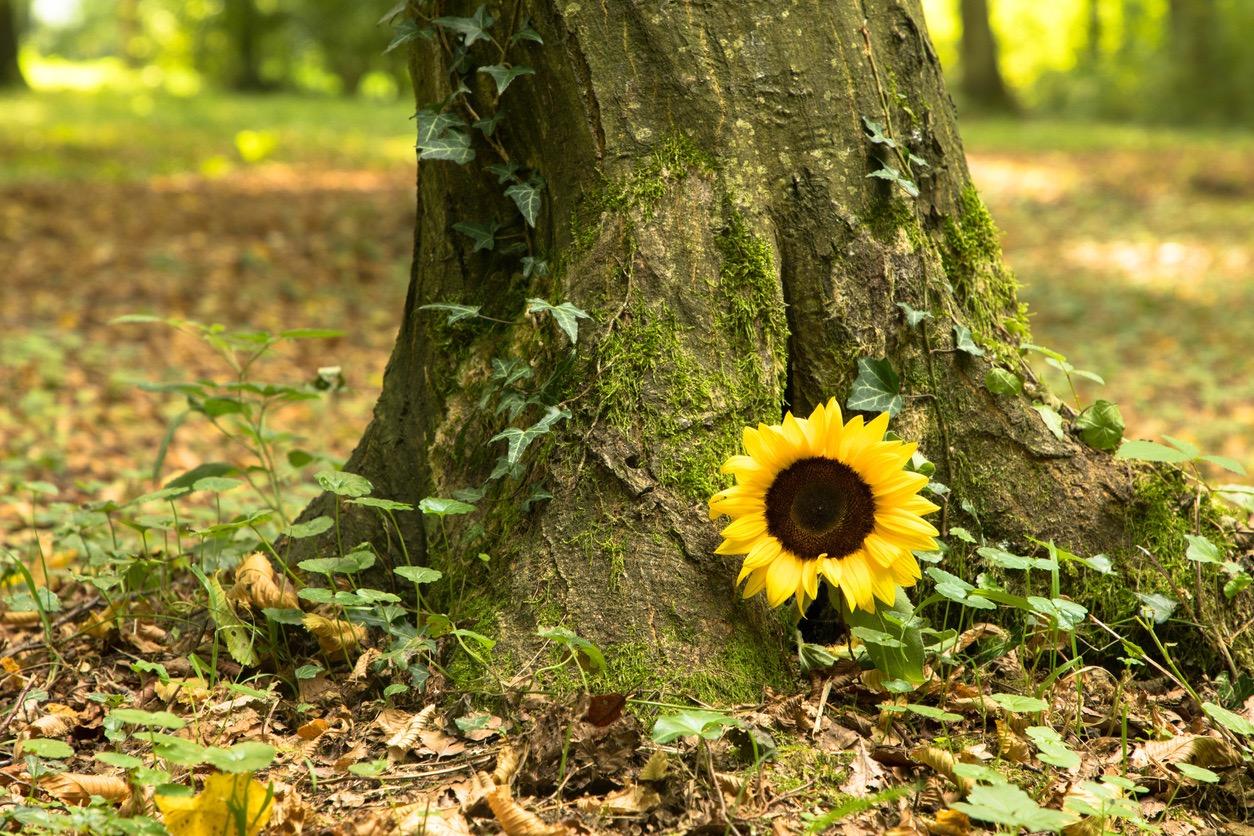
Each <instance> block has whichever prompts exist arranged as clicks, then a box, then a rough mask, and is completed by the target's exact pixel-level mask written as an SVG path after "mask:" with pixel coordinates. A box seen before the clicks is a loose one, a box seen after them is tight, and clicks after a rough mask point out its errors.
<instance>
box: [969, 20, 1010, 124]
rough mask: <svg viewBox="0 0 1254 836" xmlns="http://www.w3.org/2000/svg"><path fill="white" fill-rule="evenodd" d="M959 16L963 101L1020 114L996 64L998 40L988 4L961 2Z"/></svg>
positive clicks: (982, 108) (979, 107)
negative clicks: (960, 21) (960, 23)
mask: <svg viewBox="0 0 1254 836" xmlns="http://www.w3.org/2000/svg"><path fill="white" fill-rule="evenodd" d="M959 13H960V18H961V20H962V40H961V43H960V47H961V62H962V63H961V68H962V75H961V77H960V85H959V89H960V90H961V91H962V94H963V98H964V99H965V100H966V101H967V102H968V103H970V105H971V106H972V107H975V108H978V109H980V110H989V111H1010V112H1013V111H1015V110H1017V109H1018V106H1017V105H1016V103H1015V100H1014V97H1013V96H1011V95H1010V90H1009V89H1008V88H1007V87H1006V82H1005V81H1004V80H1003V79H1002V76H1001V66H1000V65H999V64H998V62H997V38H996V36H995V35H994V34H993V26H992V24H991V23H990V22H989V16H988V0H959Z"/></svg>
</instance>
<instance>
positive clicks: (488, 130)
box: [471, 110, 505, 136]
mask: <svg viewBox="0 0 1254 836" xmlns="http://www.w3.org/2000/svg"><path fill="white" fill-rule="evenodd" d="M503 118H505V112H504V111H501V110H498V111H497V112H496V113H493V114H492V115H491V116H487V117H484V118H483V119H478V120H476V121H475V122H474V123H473V124H472V125H471V127H472V128H474V129H475V130H479V131H483V135H484V136H492V134H494V133H496V126H497V125H499V124H500V123H501V120H502V119H503Z"/></svg>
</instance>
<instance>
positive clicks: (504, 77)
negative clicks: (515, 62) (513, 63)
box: [479, 64, 536, 96]
mask: <svg viewBox="0 0 1254 836" xmlns="http://www.w3.org/2000/svg"><path fill="white" fill-rule="evenodd" d="M479 72H481V73H487V74H488V75H490V76H492V80H493V81H494V82H496V94H497V95H498V96H499V95H501V94H502V93H504V92H505V88H507V87H509V86H510V84H512V83H513V82H514V79H516V78H519V77H520V76H524V75H535V74H536V71H535V70H533V69H532V68H531V67H522V66H519V67H507V66H505V65H504V64H491V65H489V66H486V67H480V68H479Z"/></svg>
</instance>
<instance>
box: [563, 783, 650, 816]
mask: <svg viewBox="0 0 1254 836" xmlns="http://www.w3.org/2000/svg"><path fill="white" fill-rule="evenodd" d="M661 803H662V797H661V796H660V795H658V794H657V791H656V790H652V789H650V788H648V787H642V786H640V785H639V784H635V785H633V786H630V787H623V788H622V789H621V790H615V791H614V792H612V793H610V794H609V795H607V796H605V797H604V798H596V797H593V796H585V797H583V798H581V799H579V801H577V802H576V805H575V806H577V807H578V808H579V809H580V810H583V811H585V812H588V813H599V814H600V815H603V816H636V815H639V814H641V813H647V812H648V811H650V810H652V809H653V808H654V807H657V806H658V805H659V804H661Z"/></svg>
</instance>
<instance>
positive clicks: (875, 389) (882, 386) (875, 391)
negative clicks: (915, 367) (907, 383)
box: [845, 357, 905, 415]
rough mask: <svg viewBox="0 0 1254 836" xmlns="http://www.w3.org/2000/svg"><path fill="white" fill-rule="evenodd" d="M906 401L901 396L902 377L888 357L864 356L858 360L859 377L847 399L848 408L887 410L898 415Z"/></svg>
mask: <svg viewBox="0 0 1254 836" xmlns="http://www.w3.org/2000/svg"><path fill="white" fill-rule="evenodd" d="M904 405H905V401H904V400H903V399H902V397H901V378H900V377H898V376H897V372H896V371H894V369H893V367H892V364H890V363H889V362H888V360H886V359H879V360H877V359H873V358H870V357H862V358H860V359H859V360H858V377H857V378H856V379H855V380H854V382H853V389H852V390H851V391H850V392H849V398H848V399H847V400H846V401H845V407H846V408H847V409H853V410H857V411H859V412H887V413H888V414H889V415H897V414H898V413H900V412H901V409H902V407H903V406H904Z"/></svg>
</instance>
